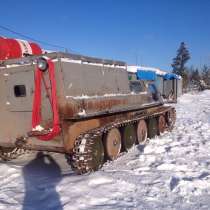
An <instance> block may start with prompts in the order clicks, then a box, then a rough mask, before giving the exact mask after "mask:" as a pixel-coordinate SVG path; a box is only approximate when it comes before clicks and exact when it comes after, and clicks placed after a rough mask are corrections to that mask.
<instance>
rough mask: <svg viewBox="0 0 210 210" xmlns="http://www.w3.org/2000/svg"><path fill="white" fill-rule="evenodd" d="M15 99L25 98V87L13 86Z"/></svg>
mask: <svg viewBox="0 0 210 210" xmlns="http://www.w3.org/2000/svg"><path fill="white" fill-rule="evenodd" d="M14 95H15V97H26V86H25V85H15V86H14Z"/></svg>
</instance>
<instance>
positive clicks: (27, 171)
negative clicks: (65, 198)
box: [22, 152, 63, 210]
mask: <svg viewBox="0 0 210 210" xmlns="http://www.w3.org/2000/svg"><path fill="white" fill-rule="evenodd" d="M23 176H24V181H25V197H24V201H23V208H22V209H23V210H33V209H34V210H35V209H40V210H41V209H43V210H48V209H50V210H52V209H56V210H62V209H63V207H62V204H61V201H60V197H59V194H58V193H57V192H56V185H57V184H58V183H59V182H60V181H61V179H62V178H63V176H62V172H61V168H60V166H59V165H58V164H57V162H56V161H55V160H54V159H53V158H52V157H51V156H50V155H45V154H43V153H42V152H39V153H37V156H36V158H35V159H33V160H32V161H30V162H29V163H28V164H27V165H25V166H24V168H23Z"/></svg>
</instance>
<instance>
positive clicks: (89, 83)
mask: <svg viewBox="0 0 210 210" xmlns="http://www.w3.org/2000/svg"><path fill="white" fill-rule="evenodd" d="M62 71H63V78H64V85H65V92H66V96H67V97H68V96H82V95H86V96H101V95H104V94H115V93H124V94H125V93H128V92H129V85H128V74H127V71H126V70H125V69H122V68H113V67H112V68H111V67H107V66H103V65H101V66H100V65H89V64H79V63H71V62H63V61H62Z"/></svg>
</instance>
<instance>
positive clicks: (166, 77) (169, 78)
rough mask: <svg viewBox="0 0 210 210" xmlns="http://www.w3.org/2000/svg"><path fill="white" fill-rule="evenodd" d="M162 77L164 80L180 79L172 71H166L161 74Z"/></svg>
mask: <svg viewBox="0 0 210 210" xmlns="http://www.w3.org/2000/svg"><path fill="white" fill-rule="evenodd" d="M163 79H165V80H172V79H180V77H179V76H178V75H176V74H173V73H167V74H165V75H164V76H163Z"/></svg>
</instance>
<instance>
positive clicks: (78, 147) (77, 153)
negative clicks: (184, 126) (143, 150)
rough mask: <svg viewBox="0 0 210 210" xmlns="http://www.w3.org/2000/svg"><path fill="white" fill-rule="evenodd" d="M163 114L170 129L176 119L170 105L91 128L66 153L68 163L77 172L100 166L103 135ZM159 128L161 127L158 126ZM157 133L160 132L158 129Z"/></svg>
mask: <svg viewBox="0 0 210 210" xmlns="http://www.w3.org/2000/svg"><path fill="white" fill-rule="evenodd" d="M162 115H164V116H165V119H166V127H165V128H166V129H167V130H171V129H172V128H173V126H174V123H175V120H176V111H175V109H174V108H172V107H161V108H159V110H158V111H156V112H154V113H150V114H147V115H145V114H142V115H140V116H136V117H135V118H133V119H128V120H125V121H122V122H117V123H110V124H108V125H106V126H104V127H100V128H97V129H92V130H90V131H88V132H86V133H83V134H81V135H79V136H78V137H77V139H76V141H75V145H74V149H73V153H72V155H66V158H67V161H68V163H69V164H70V165H71V167H72V169H73V170H74V171H75V172H76V173H77V174H84V173H88V172H92V171H96V170H98V169H99V168H101V167H102V165H103V163H104V162H105V160H106V159H108V158H107V157H106V154H105V149H104V148H103V137H104V136H105V135H106V134H107V133H108V132H109V131H110V130H111V129H114V128H117V129H120V128H121V127H125V126H127V125H135V126H136V123H137V122H138V121H140V120H149V119H152V118H153V119H157V118H158V117H160V116H162ZM160 129H161V128H160ZM157 134H160V132H159V131H158V133H157Z"/></svg>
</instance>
